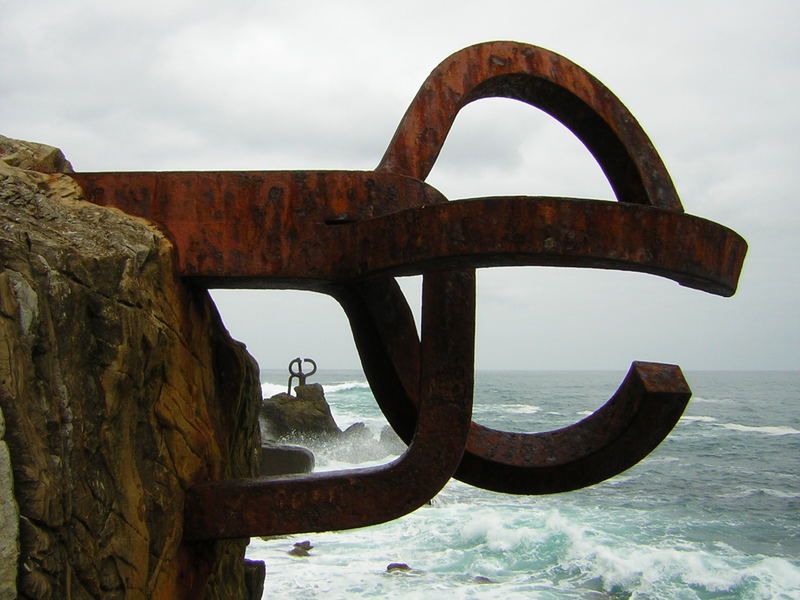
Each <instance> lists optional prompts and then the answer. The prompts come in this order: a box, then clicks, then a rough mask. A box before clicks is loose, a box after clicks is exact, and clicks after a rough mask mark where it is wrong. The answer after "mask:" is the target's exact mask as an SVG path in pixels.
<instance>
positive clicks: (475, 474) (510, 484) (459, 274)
mask: <svg viewBox="0 0 800 600" xmlns="http://www.w3.org/2000/svg"><path fill="white" fill-rule="evenodd" d="M495 96H499V97H506V98H513V99H517V100H521V101H523V102H526V103H528V104H531V105H533V106H536V107H538V108H540V109H542V110H543V111H545V112H546V113H548V114H550V115H551V116H553V117H554V118H556V119H558V120H559V121H560V122H561V123H563V124H564V125H565V126H566V127H567V128H569V129H570V130H571V131H572V132H573V133H574V134H575V135H576V136H577V137H578V138H579V139H580V140H581V141H582V142H583V143H584V144H585V145H586V147H587V148H588V149H589V151H590V152H591V153H592V154H593V156H594V157H595V159H596V160H597V161H598V163H599V165H600V167H601V168H602V169H603V172H604V173H605V175H606V177H607V178H608V180H609V182H610V184H611V187H612V189H613V190H614V193H615V195H616V198H617V200H618V202H609V201H599V200H585V199H574V198H553V197H539V196H530V197H491V198H477V199H467V200H455V201H448V199H447V198H445V197H444V196H443V195H442V194H441V193H439V192H438V191H437V190H436V189H434V188H433V187H431V186H430V185H428V184H427V183H425V178H426V176H427V175H428V173H429V172H430V170H431V168H432V166H433V164H434V162H435V160H436V157H437V156H438V154H439V151H440V150H441V148H442V144H443V143H444V140H445V138H446V136H447V133H448V131H449V130H450V127H451V125H452V123H453V121H454V119H455V117H456V115H457V113H458V111H459V110H460V109H461V108H462V107H464V106H465V105H466V104H468V103H470V102H473V101H475V100H479V99H481V98H487V97H495ZM74 177H75V179H76V180H77V181H78V182H79V183H80V185H81V186H82V187H83V189H84V191H85V193H86V197H87V199H90V200H91V201H93V202H96V203H99V204H103V205H112V206H116V207H118V208H120V209H122V210H124V211H126V212H128V213H131V214H135V215H139V216H142V217H145V218H147V219H150V220H151V221H154V222H155V223H156V224H158V225H159V226H160V227H161V228H162V229H163V230H164V231H165V232H166V234H167V235H169V237H170V238H171V240H172V242H173V243H174V245H175V253H176V259H177V269H178V271H179V273H180V274H181V275H182V276H183V277H186V278H190V279H191V280H192V281H193V282H194V283H195V284H196V285H199V286H205V287H226V288H284V289H285V288H294V289H306V290H314V291H318V292H322V293H326V294H329V295H331V296H333V297H334V298H335V299H336V300H337V301H338V302H339V303H340V304H341V306H342V307H343V309H344V310H345V313H346V314H347V316H348V319H349V321H350V324H351V328H352V331H353V336H354V339H355V342H356V346H357V348H358V351H359V354H360V357H361V361H362V365H363V367H364V371H365V373H366V375H367V378H368V380H369V382H370V386H371V388H372V391H373V393H374V395H375V397H376V399H377V401H378V404H379V405H380V407H381V409H382V410H383V412H384V413H385V414H386V417H387V419H388V420H389V422H390V423H391V425H392V427H393V428H394V429H395V430H396V431H397V433H398V434H399V435H400V436H401V437H402V438H403V439H404V440H405V441H406V443H408V444H409V447H408V450H407V451H406V452H405V453H404V454H403V455H402V456H400V457H399V458H398V459H397V460H395V461H393V462H391V463H389V464H386V465H383V466H380V467H371V468H366V469H357V470H348V471H343V472H333V473H321V474H311V475H308V476H305V477H299V478H297V477H295V478H271V479H246V480H235V481H205V482H197V484H196V485H195V486H194V487H193V488H191V489H190V490H189V492H188V494H187V499H186V510H185V523H184V537H185V539H187V540H200V539H210V538H223V537H243V536H251V535H275V534H285V533H297V532H305V531H315V530H330V529H345V528H351V527H361V526H365V525H369V524H373V523H379V522H382V521H386V520H389V519H392V518H395V517H398V516H400V515H403V514H406V513H408V512H410V511H412V510H414V509H415V508H417V507H419V506H421V505H422V504H424V503H425V502H426V501H427V500H428V499H430V498H431V497H432V496H433V495H434V494H436V493H437V492H438V491H439V490H440V489H441V487H442V486H443V485H444V484H445V483H446V482H447V481H448V479H449V478H450V477H451V476H453V477H456V478H458V479H460V480H462V481H465V482H467V483H470V484H473V485H477V486H480V487H484V488H487V489H491V490H496V491H502V492H509V493H519V494H544V493H553V492H560V491H566V490H571V489H576V488H579V487H583V486H587V485H591V484H593V483H597V482H599V481H602V480H604V479H606V478H608V477H612V476H613V475H615V474H617V473H620V472H621V471H623V470H625V469H627V468H629V467H630V466H632V465H633V464H635V463H636V462H638V461H639V460H641V459H642V458H643V457H644V456H646V455H647V454H648V453H649V452H650V451H652V450H653V448H655V447H656V446H657V445H658V443H660V441H661V440H662V439H663V438H664V437H665V436H666V435H667V434H668V433H669V431H670V430H671V429H672V427H673V426H674V425H675V423H676V422H677V420H678V419H679V418H680V415H681V414H682V412H683V409H684V407H685V405H686V403H687V402H688V400H689V397H690V395H691V391H690V390H689V387H688V385H687V384H686V382H685V380H684V378H683V375H682V373H681V371H680V368H679V367H677V366H674V365H664V364H656V363H642V362H634V363H633V364H632V365H631V367H630V370H629V372H628V374H627V376H626V377H625V379H624V381H623V382H622V384H621V385H620V388H619V389H618V391H617V392H616V393H615V395H614V396H613V397H612V398H611V399H610V400H609V401H608V402H607V403H606V404H605V405H604V406H602V407H601V408H600V409H598V411H597V412H595V413H594V414H593V415H591V416H589V417H587V418H586V419H583V420H582V421H580V422H578V423H575V424H573V425H571V426H569V427H566V428H564V429H560V430H557V431H549V432H540V433H530V434H523V433H511V432H505V431H497V430H493V429H490V428H488V427H485V426H482V425H480V424H477V423H474V422H472V421H471V404H472V392H473V370H474V331H475V330H474V319H475V315H474V307H475V304H474V297H475V277H474V269H475V268H477V267H492V266H503V265H548V266H562V267H588V268H601V269H619V270H629V271H639V272H644V273H651V274H654V275H658V276H661V277H667V278H670V279H673V280H675V281H677V282H678V283H680V284H681V285H684V286H688V287H692V288H696V289H700V290H704V291H706V292H710V293H713V294H718V295H722V296H730V295H732V294H733V293H734V292H735V290H736V285H737V282H738V278H739V273H740V271H741V267H742V263H743V260H744V256H745V253H746V249H747V245H746V243H745V241H744V240H743V239H742V238H741V237H740V236H739V235H737V234H736V233H735V232H733V231H731V230H729V229H727V228H725V227H723V226H721V225H719V224H716V223H713V222H710V221H707V220H704V219H701V218H699V217H695V216H691V215H688V214H685V213H684V212H683V208H682V205H681V202H680V200H679V198H678V194H677V192H676V191H675V188H674V186H673V184H672V181H671V179H670V177H669V174H668V173H667V170H666V168H665V167H664V165H663V163H662V161H661V159H660V157H659V156H658V154H657V152H656V151H655V149H654V147H653V145H652V144H651V142H650V140H649V139H648V138H647V136H646V134H645V133H644V131H643V130H642V128H641V127H640V126H639V124H638V123H637V122H636V120H635V119H634V118H633V116H632V115H631V114H630V112H629V111H628V110H627V109H626V108H625V106H624V105H623V104H622V103H621V102H620V101H619V100H618V99H617V98H616V97H615V96H614V95H613V94H612V93H611V92H610V91H609V90H608V89H607V88H606V87H605V86H604V85H603V84H602V83H600V82H599V81H598V80H597V79H595V78H594V77H593V76H592V75H590V74H589V73H587V72H586V71H585V70H583V69H582V68H581V67H579V66H577V65H575V64H574V63H572V62H571V61H569V60H567V59H566V58H564V57H562V56H559V55H557V54H554V53H553V52H550V51H548V50H545V49H542V48H538V47H536V46H530V45H526V44H520V43H515V42H490V43H484V44H478V45H476V46H471V47H469V48H466V49H464V50H461V51H459V52H457V53H455V54H453V55H452V56H450V57H449V58H447V59H446V60H445V61H444V62H442V63H441V64H440V65H439V66H438V67H437V68H436V69H435V70H434V71H433V72H432V73H431V75H430V76H429V77H428V79H427V80H426V81H425V82H424V83H423V85H422V87H421V89H420V90H419V92H418V93H417V95H416V97H415V98H414V100H413V101H412V103H411V105H410V106H409V108H408V111H407V112H406V114H405V116H404V117H403V119H402V121H401V122H400V125H399V127H398V129H397V131H396V133H395V135H394V137H393V138H392V140H391V142H390V143H389V147H388V149H387V150H386V153H385V154H384V156H383V159H382V160H381V161H380V163H379V165H378V167H377V168H376V169H375V170H374V171H246V172H172V173H76V174H75V175H74ZM422 231H424V232H425V235H419V233H420V232H422ZM413 274H421V275H422V276H423V298H422V323H421V336H418V335H417V330H416V327H415V324H414V320H413V317H412V315H411V311H410V309H409V307H408V305H407V303H406V301H405V299H404V297H403V295H402V293H401V292H400V289H399V287H398V286H397V284H396V282H395V280H394V277H395V276H398V275H413Z"/></svg>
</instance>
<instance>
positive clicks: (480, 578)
mask: <svg viewBox="0 0 800 600" xmlns="http://www.w3.org/2000/svg"><path fill="white" fill-rule="evenodd" d="M472 581H474V582H475V583H494V581H492V580H491V579H489V578H488V577H484V576H483V575H475V577H473V578H472Z"/></svg>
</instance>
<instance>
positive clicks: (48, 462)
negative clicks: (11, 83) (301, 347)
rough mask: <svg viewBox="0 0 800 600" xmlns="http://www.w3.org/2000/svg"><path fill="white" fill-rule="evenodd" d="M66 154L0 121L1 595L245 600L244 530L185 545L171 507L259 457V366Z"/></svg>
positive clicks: (149, 231)
mask: <svg viewBox="0 0 800 600" xmlns="http://www.w3.org/2000/svg"><path fill="white" fill-rule="evenodd" d="M69 169H70V166H69V163H68V162H67V161H66V160H65V159H64V157H63V155H62V154H61V153H60V152H58V151H56V150H55V149H53V148H49V147H43V146H39V145H35V144H27V143H17V142H15V141H13V140H8V139H7V138H2V137H0V414H2V417H4V421H5V431H3V427H2V423H3V419H2V418H0V501H1V502H2V513H1V514H0V517H2V520H3V525H2V527H0V561H2V564H0V599H2V600H5V599H6V598H14V597H16V596H15V595H16V594H18V596H19V598H21V599H28V598H37V599H39V598H54V599H56V598H59V599H60V598H73V599H83V598H104V599H110V598H126V599H127V598H130V599H139V598H141V599H150V598H156V599H158V598H164V599H170V600H173V599H176V598H226V599H229V598H232V599H235V598H243V597H244V594H245V591H244V590H245V584H244V573H243V554H244V544H245V541H230V542H215V543H208V544H195V545H186V544H181V533H182V531H181V528H182V521H183V519H182V511H183V495H184V490H185V489H186V488H187V487H188V486H190V485H191V484H192V483H193V482H196V481H199V480H204V479H219V478H230V477H243V476H249V475H251V474H252V473H253V471H254V469H255V465H256V460H257V449H258V438H259V435H258V420H257V416H258V409H259V403H260V400H261V391H260V386H259V381H258V370H257V366H256V364H255V362H254V361H253V359H252V358H251V357H250V356H249V355H248V354H247V353H246V351H245V350H244V347H243V346H242V345H241V344H238V343H236V342H234V341H232V340H231V339H230V337H229V336H228V334H227V332H226V331H225V329H224V327H223V325H222V323H221V321H220V319H219V316H218V314H217V312H216V309H215V307H214V305H213V303H212V302H211V300H210V298H209V296H208V294H207V293H206V292H205V291H203V290H196V289H192V288H190V287H187V286H185V285H184V284H183V283H182V282H181V280H180V279H178V278H177V277H175V275H174V272H173V266H172V264H173V263H172V260H173V257H172V254H171V246H170V244H169V242H168V241H167V240H166V239H165V238H164V237H163V236H162V235H161V234H160V233H159V232H158V231H157V230H156V229H154V228H152V227H151V226H150V225H148V224H147V223H145V222H143V221H141V220H138V219H134V218H132V217H129V216H127V215H124V214H122V213H120V212H118V211H115V210H112V209H107V208H101V207H98V206H95V205H92V204H89V203H87V202H84V201H82V200H81V190H80V188H79V187H78V186H77V185H76V184H75V183H74V181H73V180H72V179H71V178H70V177H68V176H66V175H62V174H57V172H58V171H69ZM37 171H38V172H37ZM45 173H51V174H45ZM6 444H7V450H8V452H6ZM9 463H10V465H9ZM9 466H10V470H11V473H12V474H13V488H12V487H11V481H10V478H9V477H8V475H9V472H8V471H9ZM14 500H15V502H14ZM17 507H18V513H17ZM17 523H18V526H19V541H18V544H17V542H16V540H15V539H14V536H15V535H16V524H17ZM17 552H18V555H17ZM15 555H16V556H15ZM9 573H11V575H9ZM206 582H207V585H206ZM14 587H16V588H17V589H16V590H14Z"/></svg>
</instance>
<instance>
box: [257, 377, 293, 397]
mask: <svg viewBox="0 0 800 600" xmlns="http://www.w3.org/2000/svg"><path fill="white" fill-rule="evenodd" d="M287 389H288V388H287V387H286V386H285V385H280V384H277V383H269V382H268V381H265V382H263V383H262V384H261V394H262V395H263V396H264V398H272V397H273V396H275V395H276V394H285V393H286V390H287Z"/></svg>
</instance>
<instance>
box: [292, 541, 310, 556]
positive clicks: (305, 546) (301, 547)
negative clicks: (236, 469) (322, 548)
mask: <svg viewBox="0 0 800 600" xmlns="http://www.w3.org/2000/svg"><path fill="white" fill-rule="evenodd" d="M313 547H314V546H312V545H311V542H309V541H308V540H304V541H302V542H296V543H295V544H294V547H293V548H292V549H291V550H289V552H288V553H287V554H291V555H292V556H311V552H310V551H311V549H312V548H313Z"/></svg>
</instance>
